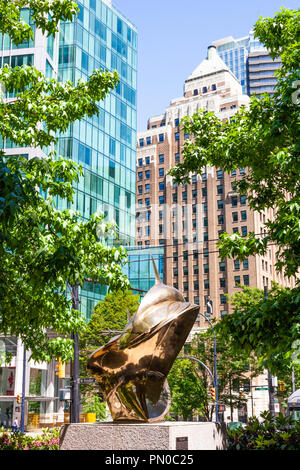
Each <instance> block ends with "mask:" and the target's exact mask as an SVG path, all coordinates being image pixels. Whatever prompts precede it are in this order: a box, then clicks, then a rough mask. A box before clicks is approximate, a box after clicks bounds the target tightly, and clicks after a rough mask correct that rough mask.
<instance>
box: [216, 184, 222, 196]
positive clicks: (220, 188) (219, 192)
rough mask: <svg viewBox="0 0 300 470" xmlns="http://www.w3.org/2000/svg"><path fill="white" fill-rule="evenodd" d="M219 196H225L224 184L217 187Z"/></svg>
mask: <svg viewBox="0 0 300 470" xmlns="http://www.w3.org/2000/svg"><path fill="white" fill-rule="evenodd" d="M217 194H223V185H222V184H219V186H217Z"/></svg>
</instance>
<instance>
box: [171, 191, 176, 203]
mask: <svg viewBox="0 0 300 470" xmlns="http://www.w3.org/2000/svg"><path fill="white" fill-rule="evenodd" d="M172 200H173V202H177V193H173V194H172Z"/></svg>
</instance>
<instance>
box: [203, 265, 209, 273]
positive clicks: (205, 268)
mask: <svg viewBox="0 0 300 470" xmlns="http://www.w3.org/2000/svg"><path fill="white" fill-rule="evenodd" d="M203 272H204V274H208V273H209V264H208V263H207V264H204V265H203Z"/></svg>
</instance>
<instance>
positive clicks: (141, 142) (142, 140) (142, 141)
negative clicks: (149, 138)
mask: <svg viewBox="0 0 300 470" xmlns="http://www.w3.org/2000/svg"><path fill="white" fill-rule="evenodd" d="M140 147H144V139H140Z"/></svg>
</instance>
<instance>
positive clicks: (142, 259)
mask: <svg viewBox="0 0 300 470" xmlns="http://www.w3.org/2000/svg"><path fill="white" fill-rule="evenodd" d="M151 256H152V257H153V259H154V262H155V264H156V267H157V270H158V273H159V276H160V279H161V281H162V282H163V281H164V247H163V246H162V247H151V248H142V249H141V248H137V249H129V250H128V259H129V265H128V266H127V268H126V271H125V272H126V274H127V276H128V279H129V281H130V284H131V287H132V288H133V289H136V290H137V293H138V294H140V296H141V298H142V297H144V295H145V294H146V292H148V290H149V289H151V287H152V286H153V285H154V284H155V273H154V268H153V262H152V258H151Z"/></svg>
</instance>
